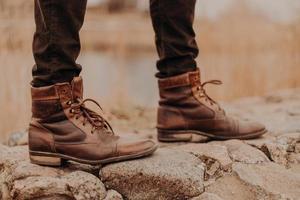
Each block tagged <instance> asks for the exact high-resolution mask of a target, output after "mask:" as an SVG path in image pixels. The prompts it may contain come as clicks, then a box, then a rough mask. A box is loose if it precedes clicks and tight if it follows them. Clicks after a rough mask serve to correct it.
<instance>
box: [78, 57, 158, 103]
mask: <svg viewBox="0 0 300 200" xmlns="http://www.w3.org/2000/svg"><path fill="white" fill-rule="evenodd" d="M155 60H156V55H155V54H142V55H140V54H139V55H138V56H126V58H124V57H119V56H117V55H114V54H107V53H100V52H83V53H82V54H81V56H80V57H79V59H78V62H79V63H82V64H83V66H84V67H83V71H82V76H83V77H84V82H85V88H86V89H85V92H86V94H87V95H89V96H93V97H94V98H96V99H99V100H100V101H102V102H105V104H107V105H108V106H113V104H118V105H125V104H128V103H130V104H131V105H132V104H133V105H140V106H150V107H154V106H156V105H157V99H158V95H157V94H158V92H157V91H158V89H157V81H156V79H155V77H154V74H155V72H156V68H155Z"/></svg>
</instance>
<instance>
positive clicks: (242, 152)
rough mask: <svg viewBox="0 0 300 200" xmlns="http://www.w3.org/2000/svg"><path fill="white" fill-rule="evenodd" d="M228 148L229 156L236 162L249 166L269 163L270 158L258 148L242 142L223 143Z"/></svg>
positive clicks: (229, 141) (230, 141)
mask: <svg viewBox="0 0 300 200" xmlns="http://www.w3.org/2000/svg"><path fill="white" fill-rule="evenodd" d="M223 144H224V145H225V146H226V147H227V149H228V152H229V156H230V157H231V159H232V160H233V161H235V162H242V163H248V164H255V163H262V162H269V159H268V157H267V156H266V155H265V154H264V153H263V152H262V151H260V150H258V149H257V148H254V147H252V146H250V145H247V144H246V143H244V142H243V141H240V140H228V141H225V142H223Z"/></svg>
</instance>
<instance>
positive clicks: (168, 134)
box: [157, 129, 267, 143]
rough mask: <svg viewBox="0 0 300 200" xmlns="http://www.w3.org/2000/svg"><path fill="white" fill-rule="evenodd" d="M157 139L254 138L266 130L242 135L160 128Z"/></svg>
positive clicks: (195, 140)
mask: <svg viewBox="0 0 300 200" xmlns="http://www.w3.org/2000/svg"><path fill="white" fill-rule="evenodd" d="M157 132H158V136H157V137H158V140H159V141H161V142H200V143H201V142H207V141H209V140H212V139H215V140H229V139H242V140H247V139H254V138H257V137H259V136H261V135H263V134H265V133H267V130H266V129H264V130H262V131H258V132H255V133H251V134H248V135H243V136H216V135H213V134H210V133H205V132H201V131H195V130H183V131H172V130H161V129H158V130H157Z"/></svg>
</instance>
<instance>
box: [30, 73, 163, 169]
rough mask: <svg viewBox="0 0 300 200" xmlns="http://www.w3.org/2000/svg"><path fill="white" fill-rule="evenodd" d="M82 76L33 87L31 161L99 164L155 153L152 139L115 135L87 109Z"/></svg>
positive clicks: (105, 123) (59, 163) (40, 162)
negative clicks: (65, 81) (70, 161)
mask: <svg viewBox="0 0 300 200" xmlns="http://www.w3.org/2000/svg"><path fill="white" fill-rule="evenodd" d="M82 88H83V87H82V79H81V78H80V77H76V78H74V79H73V81H72V83H71V84H70V83H59V84H55V85H52V86H49V87H41V88H32V90H31V92H32V114H33V116H32V121H31V123H30V126H29V149H30V151H29V152H30V159H31V162H32V163H35V164H40V165H50V166H60V165H61V164H62V161H63V160H72V161H76V162H79V163H85V164H91V165H98V164H105V163H111V162H116V161H122V160H128V159H133V158H138V157H143V156H147V155H150V154H152V153H153V152H154V151H155V150H156V148H157V145H156V144H155V143H154V142H153V141H152V140H135V139H132V138H131V139H126V138H123V137H119V136H116V135H114V133H113V130H112V128H111V127H110V125H109V123H108V122H107V121H106V120H105V119H104V118H103V117H102V116H101V115H99V114H97V113H96V112H94V111H92V110H90V109H88V108H87V107H86V106H85V104H84V103H85V102H88V101H90V102H94V103H95V104H97V105H98V106H99V107H100V105H99V104H98V103H97V102H95V101H94V100H92V99H86V100H83V99H82V90H83V89H82Z"/></svg>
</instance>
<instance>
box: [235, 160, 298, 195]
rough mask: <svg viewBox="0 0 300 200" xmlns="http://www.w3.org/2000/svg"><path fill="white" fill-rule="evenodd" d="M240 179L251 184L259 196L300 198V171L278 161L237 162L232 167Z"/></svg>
mask: <svg viewBox="0 0 300 200" xmlns="http://www.w3.org/2000/svg"><path fill="white" fill-rule="evenodd" d="M232 170H233V172H235V173H236V174H237V176H238V177H239V179H240V180H241V181H243V182H244V183H245V184H247V185H249V186H251V187H252V188H253V191H255V192H256V193H257V194H258V196H265V198H266V199H267V198H273V199H280V198H286V199H288V198H289V199H299V197H300V173H294V172H292V171H290V170H287V169H286V168H285V167H284V166H282V165H278V164H276V163H272V162H270V163H263V164H259V165H253V164H251V165H249V164H242V163H236V164H234V165H233V168H232Z"/></svg>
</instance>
